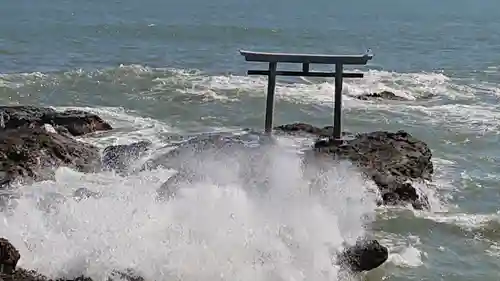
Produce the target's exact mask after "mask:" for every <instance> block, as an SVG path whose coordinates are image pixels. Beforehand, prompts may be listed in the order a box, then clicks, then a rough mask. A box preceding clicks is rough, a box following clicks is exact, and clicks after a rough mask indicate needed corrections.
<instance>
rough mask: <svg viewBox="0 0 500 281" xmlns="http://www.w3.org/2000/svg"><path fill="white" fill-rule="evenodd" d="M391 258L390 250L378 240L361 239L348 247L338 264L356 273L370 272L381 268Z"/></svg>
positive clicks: (341, 254) (340, 255)
mask: <svg viewBox="0 0 500 281" xmlns="http://www.w3.org/2000/svg"><path fill="white" fill-rule="evenodd" d="M388 258H389V250H388V249H387V248H386V247H384V246H382V245H380V243H379V242H378V241H377V240H373V239H372V240H365V239H360V240H358V241H357V242H356V244H355V245H353V246H350V247H347V248H346V249H344V251H342V252H341V253H340V254H339V255H338V257H337V260H338V263H339V264H340V265H341V266H343V267H345V268H348V269H350V270H352V271H355V272H362V271H369V270H372V269H375V268H377V267H379V266H381V265H382V264H383V263H384V262H385V261H386V260H387V259H388Z"/></svg>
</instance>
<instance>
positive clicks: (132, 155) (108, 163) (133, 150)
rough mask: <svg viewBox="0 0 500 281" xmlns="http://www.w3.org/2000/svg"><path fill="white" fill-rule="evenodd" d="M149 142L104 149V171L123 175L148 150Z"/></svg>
mask: <svg viewBox="0 0 500 281" xmlns="http://www.w3.org/2000/svg"><path fill="white" fill-rule="evenodd" d="M151 146H152V143H151V142H150V141H140V142H135V143H131V144H120V145H111V146H108V147H106V148H105V149H104V151H103V157H102V165H103V168H104V169H105V170H115V171H117V172H120V173H125V172H126V171H127V170H128V168H129V167H130V164H131V163H132V162H134V161H136V160H138V159H139V158H141V157H142V156H144V155H145V154H146V152H148V151H149V150H150V148H151Z"/></svg>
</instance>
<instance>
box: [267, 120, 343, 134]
mask: <svg viewBox="0 0 500 281" xmlns="http://www.w3.org/2000/svg"><path fill="white" fill-rule="evenodd" d="M274 130H276V131H278V132H285V133H290V134H293V135H296V134H297V133H305V134H311V135H315V136H318V137H330V136H332V135H333V126H325V127H323V128H318V127H314V126H313V125H310V124H306V123H293V124H286V125H280V126H276V127H274ZM342 136H351V134H350V133H348V132H342Z"/></svg>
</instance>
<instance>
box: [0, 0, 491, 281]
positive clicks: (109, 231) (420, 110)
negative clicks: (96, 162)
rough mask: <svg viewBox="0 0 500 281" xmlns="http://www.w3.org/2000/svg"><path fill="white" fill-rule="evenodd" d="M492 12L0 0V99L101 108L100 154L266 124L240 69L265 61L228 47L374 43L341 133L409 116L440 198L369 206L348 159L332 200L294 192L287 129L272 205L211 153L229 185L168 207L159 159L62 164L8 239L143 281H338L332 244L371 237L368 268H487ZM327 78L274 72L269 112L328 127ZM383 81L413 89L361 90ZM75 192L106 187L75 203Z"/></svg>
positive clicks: (20, 211) (399, 5)
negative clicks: (122, 164)
mask: <svg viewBox="0 0 500 281" xmlns="http://www.w3.org/2000/svg"><path fill="white" fill-rule="evenodd" d="M498 11H500V2H498V1H494V0H478V1H468V0H457V1H451V0H442V1H430V0H422V1H408V0H401V1H389V0H384V1H368V0H353V1H344V2H340V1H327V0H317V1H313V2H306V1H298V0H289V1H259V0H254V1H249V0H240V1H230V0H214V1H200V0H185V1H178V2H172V1H160V0H146V1H132V0H122V1H118V0H117V1H97V0H88V1H68V0H53V1H33V0H31V1H30V0H19V1H6V0H4V1H3V3H2V4H1V5H0V101H1V102H2V103H3V104H35V105H43V106H53V107H55V108H59V109H64V108H80V109H85V110H89V111H92V112H96V113H98V114H99V115H101V116H102V117H103V118H105V119H106V120H109V122H111V124H112V125H113V126H114V127H115V128H117V129H116V130H115V131H114V132H112V133H102V134H97V135H93V136H91V137H89V138H86V139H85V141H90V142H92V143H95V144H97V145H98V146H100V147H102V148H104V147H105V146H106V145H109V144H118V143H120V144H122V143H130V142H132V141H136V140H144V139H149V140H152V141H153V142H154V143H155V144H159V145H162V144H166V143H168V139H169V138H168V136H170V135H175V134H182V135H185V134H190V133H199V132H211V131H232V132H235V133H237V132H239V131H241V130H242V129H244V128H254V129H261V128H262V126H263V123H264V120H263V119H264V114H263V109H264V104H265V101H264V98H265V87H266V83H267V82H266V79H265V78H262V77H253V76H252V77H249V76H247V75H246V74H245V73H246V70H247V69H249V68H258V67H259V66H258V65H253V64H250V63H247V62H245V61H244V59H243V57H241V56H240V55H239V53H238V50H239V49H249V50H257V51H285V52H312V53H333V54H346V53H347V54H360V53H364V52H365V50H366V49H368V48H371V49H372V51H373V53H374V55H375V56H374V59H373V60H372V61H370V62H369V64H368V65H367V66H363V67H360V68H358V69H356V70H358V71H363V72H364V73H365V78H363V79H351V80H348V81H346V84H345V86H344V111H343V114H344V129H345V130H346V131H350V132H363V131H371V130H392V131H394V130H400V129H404V130H406V131H408V132H410V133H411V134H413V135H414V136H416V137H418V138H420V139H422V140H424V141H425V142H427V143H428V144H429V146H430V148H431V149H432V151H433V161H434V165H435V168H436V174H435V177H434V180H435V184H434V185H433V186H430V187H429V188H427V192H428V194H429V196H430V198H431V201H432V208H431V210H430V211H418V212H417V211H413V210H410V209H407V208H383V207H376V206H375V204H374V203H373V200H366V199H370V198H369V197H370V196H371V195H370V194H369V193H367V192H366V190H367V189H369V188H370V186H369V185H370V183H366V182H364V181H362V180H361V178H360V177H359V176H358V175H357V173H356V172H355V171H354V170H353V169H352V167H350V165H349V163H342V164H341V165H339V166H337V167H332V171H331V175H330V180H329V181H328V182H327V183H326V185H327V187H328V193H327V195H326V196H324V197H322V198H317V197H314V196H311V195H309V194H304V193H303V192H301V190H302V189H301V187H302V186H303V185H304V182H303V180H302V179H301V178H300V176H299V174H300V173H299V157H298V156H294V154H290V153H288V152H289V151H290V150H294V149H298V148H297V147H298V146H299V143H300V141H301V140H297V139H290V138H280V139H279V141H280V148H279V149H277V150H276V151H274V152H273V154H272V159H273V161H274V162H273V163H275V165H276V169H275V170H272V171H268V172H267V173H268V175H267V176H270V177H271V178H272V179H273V181H272V187H273V188H272V190H273V191H272V192H271V193H270V196H268V197H266V198H267V199H266V200H264V199H256V198H254V197H252V196H249V195H248V194H247V193H246V192H245V190H244V188H243V187H242V186H241V184H239V182H238V180H237V179H238V173H237V172H236V171H234V170H233V169H228V167H227V166H224V165H223V163H212V164H211V165H210V169H212V170H213V171H219V172H220V173H221V175H222V176H225V177H227V178H231V179H236V180H232V181H228V182H229V183H228V184H226V185H216V184H214V183H211V182H204V183H198V184H197V186H192V187H194V188H188V189H186V191H185V194H183V196H182V198H180V199H178V200H173V201H171V202H169V203H167V204H159V203H156V202H155V200H154V193H155V189H156V188H158V186H160V185H161V184H162V183H163V182H164V181H165V180H166V179H168V178H169V177H170V176H171V175H172V173H173V171H171V170H165V169H159V170H154V171H146V172H141V173H138V174H135V175H131V176H128V177H122V176H120V175H117V174H114V173H99V174H80V173H78V172H75V171H72V170H70V169H67V168H60V169H58V170H57V173H56V179H55V181H46V182H40V183H35V184H32V185H26V186H22V187H19V198H18V199H17V200H16V207H15V211H14V212H13V213H1V214H0V236H3V237H7V238H8V239H10V240H11V241H12V242H13V243H14V244H15V245H16V246H17V247H18V248H19V250H20V252H21V255H22V260H21V261H20V266H22V267H26V268H32V269H36V270H38V271H39V272H41V273H44V274H47V275H49V276H53V277H60V276H74V275H78V274H86V275H88V276H92V277H94V278H97V279H99V278H103V277H104V276H105V275H106V274H107V272H109V270H111V269H113V268H118V269H123V268H133V269H135V270H137V271H138V272H141V274H142V275H143V276H145V277H147V278H149V279H151V280H183V281H187V280H208V281H211V280H248V281H260V280H270V281H278V280H287V281H289V280H304V281H306V280H307V281H316V280H330V281H331V280H338V278H340V277H339V276H338V274H339V272H338V269H337V268H336V267H335V266H332V265H331V253H330V249H331V248H332V247H336V246H339V245H341V244H342V243H343V242H345V241H347V242H352V241H353V240H354V239H355V238H356V237H357V236H359V235H362V234H363V233H369V234H371V235H375V236H376V237H377V238H378V239H380V240H381V241H382V242H383V244H384V245H386V246H388V247H389V248H390V251H391V254H390V258H389V260H388V262H387V263H386V264H384V265H383V266H382V267H381V268H379V269H377V270H375V271H373V272H370V273H369V274H368V275H366V276H363V277H362V278H367V279H368V280H391V281H395V280H433V281H434V280H450V281H451V280H453V281H460V280H482V281H487V280H499V278H500V275H499V272H500V259H499V257H500V241H499V240H500V211H499V210H500V209H499V203H498V202H500V189H499V185H498V181H499V179H500V168H499V162H500V151H499V149H498V148H499V144H498V143H499V137H498V130H499V128H500V126H499V123H498V122H499V119H500V107H499V105H498V101H499V96H500V56H499V55H498V54H500V31H499V30H500V17H499V13H498ZM262 67H265V65H262ZM332 82H333V81H331V80H329V79H317V78H314V79H313V78H307V79H299V78H297V79H290V78H283V79H281V78H280V79H279V80H278V85H277V101H276V114H275V122H276V123H277V124H284V123H290V122H296V121H301V122H308V123H312V124H315V125H330V124H331V123H332V105H333V89H334V87H333V83H332ZM383 90H388V91H392V92H394V93H396V94H397V95H399V96H401V97H404V98H405V99H406V100H404V101H363V100H358V99H356V98H355V96H356V95H360V94H365V93H371V92H377V91H383ZM207 169H208V168H207ZM283 175H287V177H283ZM80 187H86V188H89V189H91V190H93V191H99V192H102V193H103V197H102V198H100V199H87V200H82V201H75V200H71V195H72V193H73V192H74V191H75V190H76V189H78V188H80ZM47 202H49V203H47ZM47 204H48V205H47ZM47 206H50V208H49V207H47ZM367 217H368V218H369V221H366V218H367ZM353 278H356V277H353Z"/></svg>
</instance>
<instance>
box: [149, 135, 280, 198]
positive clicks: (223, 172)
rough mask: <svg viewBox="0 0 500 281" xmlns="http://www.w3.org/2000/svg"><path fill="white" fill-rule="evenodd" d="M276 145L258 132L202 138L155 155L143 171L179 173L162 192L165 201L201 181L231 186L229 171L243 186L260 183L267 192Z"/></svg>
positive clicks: (194, 138) (159, 190) (168, 181)
mask: <svg viewBox="0 0 500 281" xmlns="http://www.w3.org/2000/svg"><path fill="white" fill-rule="evenodd" d="M273 143H274V142H273V139H272V138H270V137H269V136H267V135H265V134H258V133H249V134H243V135H233V134H226V133H214V134H204V135H198V136H195V137H192V138H190V139H188V140H187V141H185V142H183V143H181V144H180V145H179V146H178V147H175V148H173V149H171V150H170V151H168V152H167V153H163V154H157V155H155V156H154V157H153V158H152V159H150V160H149V161H147V163H146V164H145V165H144V167H143V168H144V169H155V168H157V167H163V168H169V169H173V170H176V171H178V173H177V174H176V175H174V176H173V177H171V178H170V179H168V180H167V181H166V182H165V183H164V184H163V185H162V186H161V187H160V188H159V189H158V193H159V196H160V197H162V198H169V197H172V196H175V193H176V192H177V190H178V189H179V185H181V184H183V183H188V184H190V183H193V182H196V181H201V180H208V181H210V180H213V181H215V182H217V183H219V184H225V183H229V182H231V181H232V180H235V179H233V178H232V177H227V171H228V170H232V172H231V174H234V173H237V174H238V176H237V180H238V182H239V183H242V184H243V186H245V187H246V186H254V185H256V184H260V185H261V186H260V190H264V189H265V184H264V182H265V181H266V178H265V171H266V167H267V166H266V163H267V161H266V158H267V157H268V152H269V149H270V148H271V147H272V145H273ZM214 164H216V166H215V165H214Z"/></svg>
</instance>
